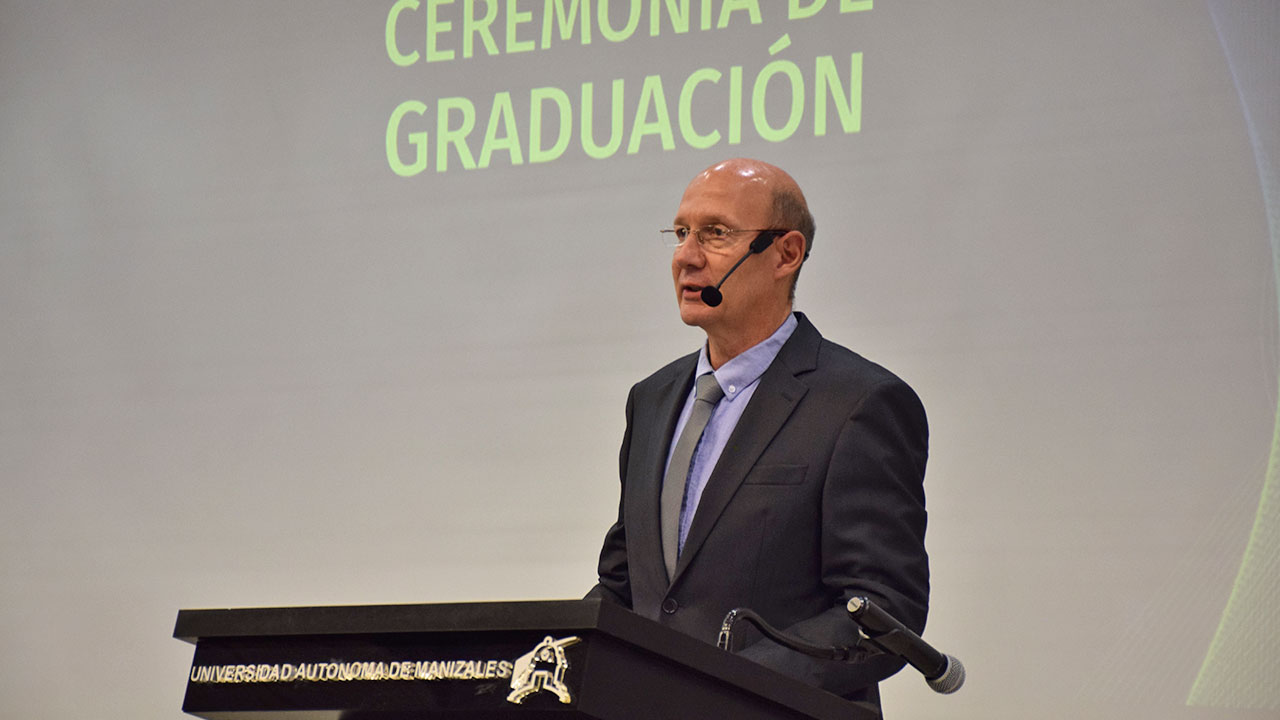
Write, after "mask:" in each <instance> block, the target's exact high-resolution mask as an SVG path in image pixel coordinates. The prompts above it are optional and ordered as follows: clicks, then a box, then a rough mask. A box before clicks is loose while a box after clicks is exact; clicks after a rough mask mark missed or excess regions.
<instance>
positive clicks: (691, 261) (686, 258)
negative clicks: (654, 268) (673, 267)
mask: <svg viewBox="0 0 1280 720" xmlns="http://www.w3.org/2000/svg"><path fill="white" fill-rule="evenodd" d="M706 260H707V254H706V252H704V251H703V249H702V243H700V242H698V240H697V238H695V237H692V236H690V237H689V238H688V239H686V240H685V241H684V242H682V243H680V244H679V245H677V246H676V250H675V255H674V256H673V257H672V262H674V263H676V264H677V265H680V266H681V267H684V266H691V267H700V266H702V265H703V264H705V263H706Z"/></svg>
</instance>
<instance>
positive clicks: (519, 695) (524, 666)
mask: <svg viewBox="0 0 1280 720" xmlns="http://www.w3.org/2000/svg"><path fill="white" fill-rule="evenodd" d="M579 642H581V641H580V640H579V639H578V638H577V637H567V638H561V639H559V640H555V639H552V637H551V636H550V635H548V636H546V637H545V638H543V639H542V642H540V643H538V644H537V645H536V646H534V648H533V650H530V651H529V652H528V653H526V654H524V655H521V656H520V657H519V658H518V659H517V660H516V662H515V668H514V670H513V672H512V673H511V694H510V695H507V702H511V703H515V704H517V705H519V704H521V703H523V702H524V701H525V698H527V697H529V696H530V695H532V694H534V693H536V692H538V691H540V690H546V691H547V692H549V693H552V694H554V695H555V696H556V697H557V698H559V699H560V702H562V703H565V704H566V705H567V704H569V703H571V702H573V696H572V695H570V694H569V686H568V685H565V684H564V674H565V672H566V671H567V670H568V669H569V660H568V658H566V657H565V654H564V649H565V648H567V647H570V646H573V645H577V644H578V643H579Z"/></svg>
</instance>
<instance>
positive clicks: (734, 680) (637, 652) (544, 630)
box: [173, 600, 879, 720]
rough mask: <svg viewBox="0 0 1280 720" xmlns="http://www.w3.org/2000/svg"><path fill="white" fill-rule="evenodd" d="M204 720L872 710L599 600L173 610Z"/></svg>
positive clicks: (526, 719) (193, 698) (847, 714)
mask: <svg viewBox="0 0 1280 720" xmlns="http://www.w3.org/2000/svg"><path fill="white" fill-rule="evenodd" d="M173 634H174V637H176V638H180V639H182V640H186V641H187V642H191V643H194V644H195V646H196V650H195V659H194V660H193V661H192V664H191V672H190V673H189V674H188V676H187V693H186V699H185V700H184V702H183V704H182V709H183V710H184V711H185V712H187V713H190V714H192V715H196V716H198V717H202V718H208V719H209V720H224V719H225V720H233V719H234V720H258V719H268V718H269V719H273V720H286V719H287V720H411V719H412V720H418V719H427V718H453V719H455V720H467V719H469V718H477V719H488V718H509V719H511V720H520V719H523V720H535V719H536V720H545V719H548V718H556V719H563V720H568V719H569V718H597V719H598V720H615V719H616V720H682V719H684V718H696V719H698V720H708V719H709V720H766V719H768V720H772V719H775V718H789V719H794V720H799V719H801V718H821V719H823V720H836V719H837V718H839V719H840V720H865V719H870V718H877V717H879V713H878V711H877V709H875V708H874V707H872V706H869V705H866V704H861V703H852V702H849V701H847V700H844V699H842V698H839V697H837V696H835V695H832V694H830V693H828V692H825V691H822V690H818V689H816V688H813V687H810V686H808V685H805V684H803V683H801V682H799V681H797V680H793V679H791V678H789V677H785V676H783V675H780V674H778V673H776V672H773V671H772V670H769V669H767V668H764V667H762V666H760V665H757V664H755V663H753V662H750V661H748V660H744V659H742V658H740V657H737V656H735V655H733V654H731V653H728V652H725V651H723V650H720V649H718V648H716V647H715V646H713V645H708V644H706V643H703V642H700V641H698V640H695V639H693V638H691V637H688V636H686V635H683V634H681V633H678V632H675V631H673V630H671V629H669V628H666V627H663V626H661V625H658V624H657V623H654V622H652V621H649V620H646V619H644V618H641V617H639V616H637V615H635V614H633V613H631V612H630V611H628V610H625V609H622V608H620V607H617V606H615V605H612V604H609V603H602V602H600V601H599V600H569V601H550V602H494V603H468V604H447V605H376V606H366V607H354V606H353V607H296V608H255V609H239V610H182V611H179V613H178V621H177V624H176V626H175V628H174V632H173Z"/></svg>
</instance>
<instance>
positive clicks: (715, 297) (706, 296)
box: [702, 285, 724, 307]
mask: <svg viewBox="0 0 1280 720" xmlns="http://www.w3.org/2000/svg"><path fill="white" fill-rule="evenodd" d="M723 300H724V296H723V295H721V294H720V291H719V290H717V289H715V288H714V287H712V286H710V285H708V286H706V287H704V288H702V302H704V303H706V304H707V307H716V306H717V305H719V304H720V303H721V302H722V301H723Z"/></svg>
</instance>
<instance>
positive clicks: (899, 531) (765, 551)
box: [591, 313, 929, 702]
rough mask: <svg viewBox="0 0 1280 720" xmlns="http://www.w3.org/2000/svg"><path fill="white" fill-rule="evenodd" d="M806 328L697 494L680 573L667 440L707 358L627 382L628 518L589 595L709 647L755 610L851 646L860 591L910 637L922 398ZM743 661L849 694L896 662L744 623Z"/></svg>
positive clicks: (922, 558) (925, 577)
mask: <svg viewBox="0 0 1280 720" xmlns="http://www.w3.org/2000/svg"><path fill="white" fill-rule="evenodd" d="M797 318H798V320H799V326H798V327H797V328H796V330H795V332H794V334H793V335H792V336H791V338H790V339H789V340H788V341H787V343H786V344H785V345H784V346H783V347H782V350H781V351H780V352H779V353H778V357H777V359H775V360H774V362H773V364H772V365H770V366H769V368H768V370H766V371H765V373H764V375H763V376H761V378H760V385H759V386H758V387H757V388H756V392H755V394H754V396H753V397H752V398H751V401H750V404H749V405H748V406H747V409H746V411H745V412H744V413H743V415H742V419H741V420H740V421H739V422H738V426H737V427H736V428H735V429H734V431H733V434H732V435H731V436H730V438H729V442H728V445H727V446H726V447H725V450H724V452H723V454H722V455H721V456H720V461H719V463H718V464H717V465H716V468H715V470H714V471H713V472H712V474H711V477H710V479H709V480H708V482H707V486H706V489H705V490H704V491H703V495H702V500H701V501H700V503H699V505H698V508H697V511H696V512H695V514H694V518H693V524H692V526H691V527H690V529H689V535H688V538H687V540H686V541H685V546H684V551H683V553H682V554H681V556H680V561H679V564H678V566H677V568H676V572H675V577H674V578H668V577H667V571H666V568H665V566H664V564H663V560H662V540H661V533H660V529H659V528H660V526H659V514H658V505H659V497H660V495H661V490H662V476H663V471H664V465H665V463H666V456H667V450H668V447H669V445H670V443H671V436H672V433H673V431H674V427H675V423H676V419H677V416H678V415H679V413H680V409H681V406H682V404H683V402H684V399H685V397H686V395H687V394H688V392H689V389H690V387H692V383H693V371H694V368H695V365H696V363H697V354H696V353H695V354H693V355H688V356H686V357H683V358H680V359H679V360H676V361H675V362H673V363H671V364H670V365H667V366H666V367H664V368H662V369H661V370H659V371H658V372H656V373H654V374H653V375H651V376H650V377H648V378H647V379H645V380H644V381H642V382H640V383H638V384H637V385H636V386H635V387H633V388H632V389H631V395H630V397H629V398H628V400H627V431H626V435H625V437H624V439H623V443H622V451H621V454H620V457H619V465H620V473H621V479H622V499H621V503H620V506H619V510H618V520H617V522H616V523H615V524H614V525H613V526H612V527H611V528H610V529H609V531H608V533H607V535H606V537H605V542H604V548H603V549H602V550H601V553H600V566H599V575H600V581H599V584H598V585H597V586H596V587H595V588H594V589H593V590H592V591H591V595H592V596H596V597H602V598H605V599H607V600H612V601H615V602H618V603H620V604H622V605H625V606H627V607H629V608H631V609H632V610H634V611H635V612H636V613H638V614H640V615H642V616H644V617H648V618H651V619H653V620H656V621H658V622H659V623H662V624H663V625H667V626H670V627H672V628H675V629H678V630H681V631H683V632H685V633H687V634H689V635H692V636H694V637H697V638H700V639H703V640H705V641H707V642H709V643H715V641H716V637H717V634H718V632H719V629H720V624H721V621H723V620H724V616H725V614H726V613H728V612H729V610H731V609H733V608H735V607H747V608H751V609H752V610H755V611H756V612H758V613H760V615H761V616H762V617H764V618H765V620H767V621H768V622H769V623H770V624H772V625H774V626H775V627H779V628H784V629H787V630H789V631H790V632H792V633H795V634H797V635H799V636H801V637H804V638H806V639H808V640H810V641H812V642H814V643H816V644H828V645H830V644H839V645H846V646H851V645H853V644H854V643H855V641H856V639H857V628H856V626H855V625H854V623H853V622H852V621H851V620H849V618H848V615H847V613H846V612H845V610H844V605H845V603H846V602H847V600H848V599H849V598H850V597H853V596H855V595H865V596H868V597H870V598H871V600H872V601H873V602H875V603H876V604H878V605H880V606H881V607H883V608H884V609H885V610H887V611H889V612H890V613H891V614H893V615H894V616H895V617H897V618H898V619H900V620H902V621H903V623H904V624H906V625H907V626H908V627H910V628H912V629H913V630H915V631H916V632H921V631H923V629H924V622H925V615H926V613H927V609H928V601H929V562H928V556H927V555H926V554H925V547H924V533H925V507H924V488H923V481H924V468H925V460H926V457H927V455H928V427H927V424H926V421H925V413H924V408H923V406H922V405H921V404H920V400H919V398H917V397H916V394H915V393H914V392H913V391H912V390H911V388H910V387H908V386H907V385H906V383H904V382H902V381H901V380H900V379H898V378H897V377H896V376H894V375H893V374H892V373H890V372H889V371H888V370H885V369H884V368H882V367H880V366H879V365H876V364H875V363H872V362H870V361H868V360H866V359H864V358H862V357H861V356H859V355H857V354H856V353H853V352H851V351H849V350H847V349H845V348H843V347H840V346H839V345H835V344H834V343H831V342H828V341H826V340H824V339H823V338H822V336H821V335H820V334H819V333H818V331H817V329H816V328H814V326H813V325H812V324H811V323H810V322H809V321H808V319H806V318H805V317H804V315H802V314H800V313H797ZM739 628H742V630H741V632H743V635H744V636H745V638H746V643H744V644H749V646H748V647H746V648H745V650H743V655H745V656H748V657H752V658H753V659H755V660H757V661H759V662H761V663H762V664H765V665H767V666H770V667H773V668H775V669H777V670H780V671H782V672H784V673H786V674H788V675H791V676H793V677H798V678H800V679H802V680H805V681H806V682H809V683H811V684H813V685H817V686H819V687H822V688H825V689H827V690H830V691H831V692H834V693H836V694H838V695H842V696H845V697H848V698H850V699H858V700H867V701H871V702H878V699H879V694H878V691H877V687H876V683H877V681H879V680H881V679H883V678H885V677H887V676H889V675H891V674H893V673H894V672H896V671H897V670H898V669H899V668H900V667H901V665H902V664H901V663H900V662H896V661H893V660H890V659H889V658H884V657H881V658H878V659H873V660H871V661H868V662H862V663H854V664H843V663H836V662H833V661H823V660H816V659H813V658H809V657H807V656H803V655H800V654H799V653H795V652H793V651H789V650H785V649H783V648H781V647H779V646H777V645H774V644H773V643H772V642H770V641H768V640H763V641H760V642H754V643H753V641H754V640H757V639H758V638H759V635H758V634H754V629H752V628H749V627H747V626H746V625H745V624H740V625H739V626H735V636H737V634H738V633H739V632H740V630H739Z"/></svg>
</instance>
